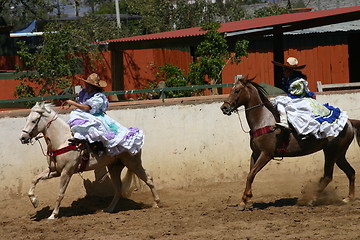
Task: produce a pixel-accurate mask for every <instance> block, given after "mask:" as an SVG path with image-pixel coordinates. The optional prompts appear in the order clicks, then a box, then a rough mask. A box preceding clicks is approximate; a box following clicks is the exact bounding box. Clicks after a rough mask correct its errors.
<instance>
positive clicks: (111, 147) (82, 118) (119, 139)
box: [68, 89, 144, 156]
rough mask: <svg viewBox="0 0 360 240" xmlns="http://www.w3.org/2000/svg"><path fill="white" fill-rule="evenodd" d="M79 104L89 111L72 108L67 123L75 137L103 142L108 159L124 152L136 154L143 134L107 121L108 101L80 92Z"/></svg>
mask: <svg viewBox="0 0 360 240" xmlns="http://www.w3.org/2000/svg"><path fill="white" fill-rule="evenodd" d="M78 102H79V103H80V104H85V105H88V106H90V107H91V109H90V110H89V111H82V110H80V109H75V110H73V111H72V112H71V113H70V118H69V120H68V124H69V125H70V128H71V131H72V133H73V135H74V138H77V139H82V140H87V141H89V142H90V143H93V142H102V143H103V144H104V146H105V147H106V149H107V153H108V154H109V155H111V156H114V155H117V154H120V153H121V152H123V151H124V150H127V151H129V152H130V153H131V154H132V155H135V154H137V153H138V152H139V151H140V149H141V148H142V146H143V144H144V133H143V131H142V130H140V129H139V128H136V127H134V128H127V127H124V126H122V125H121V124H120V123H118V122H116V121H115V120H113V119H112V118H110V117H109V116H108V115H107V114H106V113H105V111H106V109H107V108H108V105H109V101H108V99H107V98H106V96H105V95H104V94H103V93H101V92H95V93H93V94H88V93H87V92H86V89H83V90H82V91H81V92H80V93H79V97H78Z"/></svg>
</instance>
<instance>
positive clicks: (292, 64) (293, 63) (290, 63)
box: [272, 57, 306, 70]
mask: <svg viewBox="0 0 360 240" xmlns="http://www.w3.org/2000/svg"><path fill="white" fill-rule="evenodd" d="M272 63H273V64H275V65H276V66H280V67H284V68H288V69H291V70H301V69H304V68H305V67H306V65H299V61H298V60H297V59H296V58H294V57H289V58H288V59H286V62H285V63H279V62H275V61H272Z"/></svg>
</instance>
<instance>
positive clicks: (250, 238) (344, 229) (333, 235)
mask: <svg viewBox="0 0 360 240" xmlns="http://www.w3.org/2000/svg"><path fill="white" fill-rule="evenodd" d="M40 184H46V183H40ZM312 184H313V183H311V182H309V180H308V179H291V180H289V179H283V180H275V179H274V180H273V181H271V182H269V181H268V182H257V183H255V184H254V188H253V190H254V197H255V198H254V202H255V204H254V208H253V210H252V211H243V212H242V211H239V210H238V208H237V206H236V205H237V203H238V202H239V199H240V197H241V194H242V191H243V186H244V182H236V183H235V182H231V183H217V184H213V185H208V186H202V187H189V188H182V189H162V190H160V191H159V195H160V197H161V199H162V203H161V207H160V208H159V209H153V208H151V203H152V199H151V194H150V192H149V191H141V192H135V193H134V194H133V195H132V197H131V199H129V200H125V199H124V200H122V201H121V202H120V203H119V205H118V209H117V212H116V213H113V214H108V213H104V212H102V211H101V209H103V208H105V207H106V206H107V204H108V203H109V202H110V198H100V197H82V198H78V199H73V198H72V197H71V196H67V195H66V196H65V198H64V200H63V203H62V207H61V209H60V216H59V219H57V220H52V221H49V220H47V217H48V216H50V214H51V210H52V209H53V205H54V200H55V198H56V196H47V197H46V195H45V194H44V193H41V194H40V193H39V194H38V199H39V201H40V203H39V204H40V205H39V207H38V208H37V209H34V208H33V207H32V205H31V204H30V201H29V200H28V199H27V197H25V196H24V197H18V198H17V199H12V200H3V201H0V209H1V211H0V225H1V228H0V239H7V240H10V239H14V240H15V239H34V240H35V239H36V240H41V239H82V240H84V239H106V240H115V239H144V240H145V239H174V240H177V239H179V240H180V239H182V240H185V239H186V240H188V239H226V240H227V239H244V240H257V239H266V240H270V239H281V240H287V239H292V240H295V239H297V240H303V239H316V240H319V239H326V240H339V239H346V240H356V239H360V201H359V199H355V201H354V202H352V203H350V204H343V203H342V201H341V199H342V197H345V196H346V194H347V179H346V177H344V175H343V174H342V175H340V176H336V177H334V181H333V182H332V183H331V185H329V188H328V189H327V191H325V192H324V194H322V195H321V196H320V198H319V200H318V202H317V203H316V205H315V206H312V207H310V206H302V205H301V203H302V201H304V200H305V199H306V198H307V194H308V193H307V192H308V190H309V189H311V186H312ZM301 192H303V193H301ZM359 192H360V189H359V188H358V187H357V193H358V194H359Z"/></svg>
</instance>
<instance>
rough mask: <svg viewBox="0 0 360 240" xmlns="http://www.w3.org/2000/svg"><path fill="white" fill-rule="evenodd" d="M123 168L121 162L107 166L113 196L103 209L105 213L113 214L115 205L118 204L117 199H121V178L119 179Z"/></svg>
mask: <svg viewBox="0 0 360 240" xmlns="http://www.w3.org/2000/svg"><path fill="white" fill-rule="evenodd" d="M123 168H124V165H123V164H122V163H121V162H116V163H114V164H112V165H110V166H108V170H109V173H110V178H111V182H112V184H113V187H114V191H115V194H114V197H113V199H112V201H111V203H110V204H109V206H108V207H107V208H106V209H104V211H105V212H114V210H115V207H116V204H117V203H118V202H119V199H120V198H122V197H123V196H122V195H121V178H120V174H121V171H122V170H123Z"/></svg>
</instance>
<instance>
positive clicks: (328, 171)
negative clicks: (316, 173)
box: [309, 148, 338, 204]
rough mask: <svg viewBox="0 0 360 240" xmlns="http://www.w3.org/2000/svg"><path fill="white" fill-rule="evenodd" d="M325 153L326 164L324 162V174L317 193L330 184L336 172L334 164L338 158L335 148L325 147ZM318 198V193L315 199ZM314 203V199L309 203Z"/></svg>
mask: <svg viewBox="0 0 360 240" xmlns="http://www.w3.org/2000/svg"><path fill="white" fill-rule="evenodd" d="M324 155H325V164H324V176H323V177H322V178H321V179H320V182H319V186H318V189H317V194H318V193H320V192H322V191H324V189H325V188H326V187H327V185H329V183H330V182H331V181H332V179H333V173H334V165H335V160H336V158H337V155H338V154H336V153H335V152H334V151H333V150H331V149H330V148H327V149H324ZM316 198H317V195H316V196H315V199H313V201H315V200H316ZM309 204H312V201H311V202H310V203H309Z"/></svg>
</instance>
